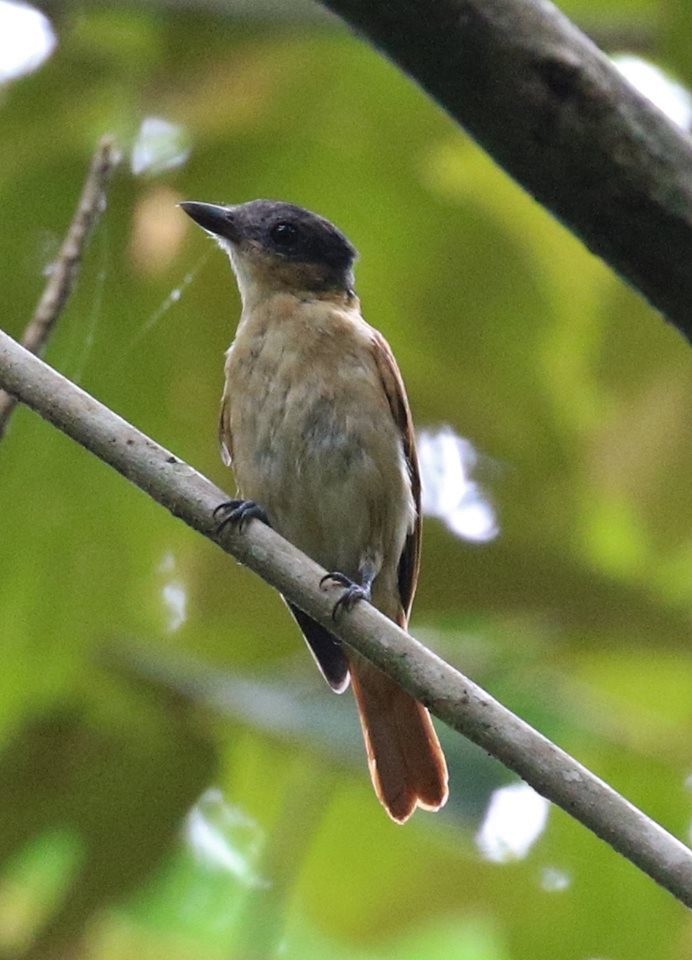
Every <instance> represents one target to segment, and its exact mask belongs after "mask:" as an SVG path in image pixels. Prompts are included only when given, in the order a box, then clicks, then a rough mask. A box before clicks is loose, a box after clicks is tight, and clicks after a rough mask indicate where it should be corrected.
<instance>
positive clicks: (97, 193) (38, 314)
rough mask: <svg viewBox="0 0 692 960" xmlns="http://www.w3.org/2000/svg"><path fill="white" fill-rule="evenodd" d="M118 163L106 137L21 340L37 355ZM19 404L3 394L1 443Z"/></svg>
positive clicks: (73, 276)
mask: <svg viewBox="0 0 692 960" xmlns="http://www.w3.org/2000/svg"><path fill="white" fill-rule="evenodd" d="M119 162H120V154H119V151H118V149H117V148H116V146H115V143H114V141H113V138H112V137H110V136H106V137H103V138H102V140H101V142H100V143H99V145H98V147H97V148H96V152H95V153H94V156H93V158H92V160H91V165H90V167H89V172H88V173H87V176H86V180H85V181H84V187H83V188H82V195H81V197H80V198H79V203H78V204H77V210H76V211H75V215H74V218H73V220H72V223H71V224H70V228H69V230H68V231H67V234H66V236H65V239H64V241H63V245H62V247H61V248H60V253H59V254H58V257H57V260H56V261H55V263H54V264H53V266H52V268H51V272H50V276H49V278H48V282H47V283H46V286H45V288H44V290H43V293H42V295H41V299H40V300H39V302H38V306H37V307H36V310H35V312H34V315H33V317H32V318H31V320H30V321H29V324H28V326H27V328H26V330H25V331H24V336H23V337H22V344H23V346H25V347H26V349H27V350H31V352H32V353H35V354H36V355H37V356H40V355H41V353H42V352H43V349H44V347H45V345H46V342H47V341H48V337H49V336H50V335H51V332H52V330H53V327H54V326H55V324H56V321H57V319H58V317H59V316H60V314H61V313H62V311H63V308H64V307H65V304H66V303H67V301H68V299H69V296H70V294H71V293H72V290H73V288H74V285H75V283H76V282H77V276H78V274H79V268H80V266H81V263H82V257H83V255H84V247H85V245H86V242H87V240H88V239H89V235H90V233H91V231H92V230H93V228H94V227H95V226H96V223H97V221H98V219H99V217H100V215H101V213H102V212H103V209H104V207H105V190H106V187H107V186H108V181H109V180H110V178H111V176H112V174H113V171H114V170H115V168H116V166H117V165H118V163H119ZM16 405H17V400H16V398H15V397H13V396H11V395H10V394H9V393H5V392H4V391H0V440H1V439H2V437H3V435H4V433H5V431H6V429H7V424H8V422H9V419H10V417H11V416H12V411H13V410H14V408H15V407H16Z"/></svg>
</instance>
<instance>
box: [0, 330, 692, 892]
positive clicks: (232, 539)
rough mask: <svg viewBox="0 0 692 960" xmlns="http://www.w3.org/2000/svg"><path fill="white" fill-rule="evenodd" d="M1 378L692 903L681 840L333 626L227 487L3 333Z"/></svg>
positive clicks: (377, 647) (393, 646)
mask: <svg viewBox="0 0 692 960" xmlns="http://www.w3.org/2000/svg"><path fill="white" fill-rule="evenodd" d="M0 386H3V387H4V388H5V389H6V390H8V391H10V392H11V393H13V394H14V395H15V396H16V397H17V398H18V399H19V400H21V401H22V402H23V403H26V404H28V405H29V406H30V407H32V408H33V409H34V410H36V411H37V412H38V413H39V414H40V415H41V416H42V417H44V418H45V419H46V420H49V421H50V422H51V423H53V424H54V425H55V426H56V427H58V428H59V429H60V430H62V431H63V432H64V433H66V434H67V435H68V436H70V437H72V438H73V439H74V440H76V441H77V442H78V443H80V444H82V446H84V447H86V448H87V449H88V450H91V451H92V453H95V454H96V456H98V457H100V458H101V459H102V460H104V461H105V462H106V463H108V464H110V465H111V466H112V467H114V468H115V469H116V470H118V471H119V472H120V473H122V474H123V475H124V476H125V477H127V478H128V479H129V480H131V481H132V482H133V483H135V484H136V485H137V486H139V487H140V488H141V489H142V490H144V491H145V492H146V493H148V494H149V496H151V497H152V498H153V499H154V500H156V501H157V502H158V503H160V504H162V505H163V506H164V507H166V508H167V509H168V510H170V511H171V513H172V514H173V515H174V516H176V517H180V519H181V520H184V521H185V523H187V524H188V525H189V526H191V527H193V528H194V529H195V530H197V531H199V532H200V533H202V534H203V535H204V536H206V537H208V538H209V539H210V540H213V541H214V542H216V543H218V544H219V546H221V547H222V548H223V549H224V550H225V551H226V552H227V553H230V554H231V555H232V556H234V557H235V558H236V559H237V560H239V561H240V562H241V563H243V564H245V565H246V566H248V567H250V568H251V569H252V570H254V571H255V573H258V574H259V575H260V576H261V577H263V578H264V579H265V580H266V581H267V582H268V583H270V584H271V585H272V586H274V587H276V589H277V590H280V591H281V592H282V593H283V594H285V595H286V596H287V597H288V598H289V599H290V600H292V601H293V602H294V603H296V604H297V605H298V606H299V607H300V608H301V609H302V610H304V611H305V612H306V613H308V614H309V615H310V616H311V617H313V618H314V619H315V620H318V621H319V622H320V623H322V624H323V625H324V626H326V627H328V628H329V630H330V631H332V632H333V633H335V634H336V635H337V636H339V637H340V639H341V640H343V641H344V642H345V643H348V644H350V645H351V646H352V647H353V648H354V649H356V650H358V651H359V652H360V653H362V654H363V655H364V656H365V657H367V658H368V659H369V660H371V661H372V662H373V663H375V664H376V665H377V666H378V667H380V668H381V669H382V670H384V671H385V672H386V673H388V674H389V675H390V676H391V677H393V678H394V679H395V680H396V681H397V682H398V683H400V684H401V686H402V687H404V688H405V689H406V690H408V691H409V692H410V693H412V694H413V695H414V696H415V697H417V698H418V699H419V700H421V701H422V702H423V703H424V704H425V705H426V706H427V707H429V708H430V710H431V711H432V713H434V714H435V715H436V716H437V717H439V718H440V719H441V720H443V721H444V722H445V723H447V724H449V725H450V726H451V727H453V728H454V729H455V730H457V731H459V733H462V734H463V735H464V736H466V737H468V738H469V739H470V740H472V741H473V742H474V743H477V744H478V745H479V746H480V747H482V748H483V749H484V750H487V751H488V753H490V754H492V755H493V756H494V757H497V758H498V760H500V761H502V763H504V764H505V765H506V766H507V767H509V768H510V769H511V770H514V771H515V772H516V773H518V774H519V776H521V777H523V779H524V780H526V782H527V783H529V784H531V786H532V787H534V788H535V789H536V790H537V791H538V792H539V793H541V794H542V795H543V796H545V797H547V798H548V799H549V800H552V801H553V802H554V803H556V804H558V805H559V806H561V807H562V808H563V810H566V811H567V812H568V813H569V814H571V815H572V816H573V817H575V818H576V819H577V820H580V821H581V823H583V824H584V825H585V826H587V827H588V828H589V829H590V830H592V831H593V832H594V833H595V834H596V835H597V836H599V837H601V838H602V839H603V840H605V841H606V842H607V843H609V844H610V845H611V846H612V847H613V848H614V849H615V850H618V851H619V852H620V853H621V854H623V856H625V857H627V858H628V859H629V860H631V861H632V863H634V864H636V865H637V866H638V867H639V868H640V869H642V870H643V871H645V872H646V873H648V874H649V876H651V877H652V878H653V879H654V880H656V881H657V882H658V883H660V884H661V885H662V886H663V887H665V888H666V889H668V890H669V891H670V892H671V893H673V894H674V895H675V896H676V897H678V898H679V899H680V900H682V901H683V902H684V903H687V904H688V905H690V906H692V851H690V850H688V849H687V847H685V846H684V844H682V843H681V842H680V841H679V840H676V839H675V838H674V837H673V836H671V834H669V833H667V832H666V831H665V830H664V829H663V828H662V827H660V826H659V825H658V824H656V823H654V821H653V820H651V819H649V818H648V817H647V816H646V815H645V814H644V813H642V812H641V811H640V810H638V809H637V808H636V807H634V806H633V805H632V804H631V803H629V802H628V801H627V800H625V799H624V798H623V797H621V796H620V794H618V793H617V792H616V791H615V790H613V789H612V788H611V787H609V786H608V785H607V784H605V783H603V781H602V780H599V778H598V777H596V776H594V774H593V773H591V772H590V771H589V770H587V769H586V768H585V767H583V766H582V765H581V764H579V763H577V761H576V760H574V759H573V758H572V757H570V756H569V754H567V753H565V752H564V751H563V750H561V749H560V748H559V747H557V746H555V744H553V743H551V742H550V741H549V740H547V739H546V738H545V737H544V736H542V735H541V734H540V733H538V732H537V731H536V730H534V729H533V728H532V727H530V726H529V725H528V724H527V723H525V722H524V721H523V720H520V719H519V717H517V716H515V715H514V714H513V713H511V712H510V711H509V710H507V709H506V708H505V707H503V706H502V705H501V704H500V703H498V702H497V701H496V700H493V698H492V697H491V696H490V695H489V694H487V693H486V692H485V691H484V690H482V689H481V688H480V687H478V686H476V684H474V683H473V682H472V681H471V680H468V679H467V678H466V677H464V676H462V674H460V673H459V672H458V671H456V670H455V669H454V668H453V667H451V666H450V665H449V664H448V663H445V661H444V660H441V659H440V658H439V657H438V656H436V655H435V654H434V653H432V652H431V651H430V650H428V649H426V648H425V647H424V646H422V645H421V644H420V643H418V642H417V641H416V640H414V639H413V638H412V637H410V636H408V635H407V634H406V633H404V631H403V630H401V629H400V628H399V627H397V626H396V625H395V624H394V623H392V622H391V621H390V620H387V619H386V617H384V616H382V614H381V613H379V612H378V611H377V610H376V609H375V608H374V607H372V606H371V605H370V604H367V603H362V604H359V605H358V606H357V607H356V608H355V609H354V610H353V611H352V612H350V613H349V614H348V616H343V617H341V618H340V619H339V621H338V622H337V623H334V622H333V621H332V620H331V614H332V609H333V606H334V601H335V598H336V595H337V594H338V592H339V588H338V587H334V588H332V589H328V590H320V588H319V583H320V578H321V576H322V575H323V574H324V572H325V571H324V570H322V569H321V568H320V567H318V566H317V564H316V563H314V562H313V561H312V560H310V559H309V558H308V557H306V556H304V555H303V554H301V553H300V552H299V551H298V550H296V548H295V547H293V546H291V544H289V543H288V542H287V541H286V540H284V539H283V538H282V537H280V536H279V535H278V534H277V533H275V532H274V531H273V530H270V529H269V528H268V527H266V526H264V525H263V524H262V523H254V522H253V523H251V524H250V525H249V526H248V527H247V529H246V530H245V531H244V532H243V533H239V532H237V531H235V530H225V531H224V533H223V534H222V535H220V536H219V535H218V534H217V531H216V526H215V522H214V519H213V516H212V511H213V509H214V507H216V506H217V505H218V504H219V502H221V501H222V500H226V499H228V498H227V495H226V494H224V493H223V491H221V490H219V489H218V488H217V487H215V486H214V485H213V484H212V483H210V482H209V481H208V480H207V479H205V478H204V477H203V476H201V474H199V473H197V471H195V470H194V469H193V468H192V467H190V466H188V465H187V464H186V463H183V462H182V461H181V460H180V459H179V458H178V457H176V456H174V455H173V454H171V453H169V451H168V450H164V449H163V448H162V447H160V446H159V445H158V444H157V443H155V442H154V441H153V440H151V439H150V438H149V437H147V436H145V435H144V434H143V433H140V431H139V430H137V429H135V428H134V427H133V426H131V425H130V424H129V423H127V422H126V421H125V420H123V419H122V418H121V417H119V416H117V414H115V413H113V412H112V411H111V410H109V409H108V408H107V407H105V406H104V405H103V404H101V403H99V402H98V401H97V400H95V399H94V398H93V397H91V396H90V395H89V394H88V393H86V392H85V391H84V390H82V389H80V388H79V387H77V386H75V385H74V384H72V383H70V381H69V380H67V379H66V378H65V377H63V376H61V374H59V373H57V372H56V371H55V370H53V369H52V368H51V367H49V366H48V365H47V364H45V363H44V362H43V361H42V360H39V359H38V358H37V357H35V356H33V355H32V354H31V353H29V352H28V351H26V350H24V349H23V348H22V347H21V346H20V345H19V344H17V343H15V342H14V341H13V340H12V339H11V337H8V336H7V335H6V334H4V333H0ZM78 495H79V492H78V491H77V490H75V496H78Z"/></svg>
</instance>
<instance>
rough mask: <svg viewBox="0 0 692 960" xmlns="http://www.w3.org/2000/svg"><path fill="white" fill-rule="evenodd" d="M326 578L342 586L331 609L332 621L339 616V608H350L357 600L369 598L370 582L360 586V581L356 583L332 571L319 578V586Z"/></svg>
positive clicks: (370, 593)
mask: <svg viewBox="0 0 692 960" xmlns="http://www.w3.org/2000/svg"><path fill="white" fill-rule="evenodd" d="M328 580H331V582H332V583H338V584H341V586H342V587H343V588H344V591H343V593H342V594H341V596H340V597H339V599H338V600H337V601H336V603H335V604H334V609H333V610H332V620H334V621H335V620H336V619H337V617H338V616H339V613H340V611H341V610H346V611H348V610H352V609H353V608H354V607H355V605H356V604H357V603H358V601H359V600H370V598H371V596H372V592H371V589H370V583H366V584H365V585H364V586H361V584H360V583H356V582H355V581H354V580H351V579H350V578H349V577H347V576H346V575H345V574H343V573H338V572H337V571H334V572H333V573H327V574H325V575H324V576H323V577H322V579H321V580H320V587H322V585H323V584H325V583H326V582H327V581H328Z"/></svg>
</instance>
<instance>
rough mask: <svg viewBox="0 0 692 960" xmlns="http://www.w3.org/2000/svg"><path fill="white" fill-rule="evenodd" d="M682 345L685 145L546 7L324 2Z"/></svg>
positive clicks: (690, 312) (690, 175) (509, 1)
mask: <svg viewBox="0 0 692 960" xmlns="http://www.w3.org/2000/svg"><path fill="white" fill-rule="evenodd" d="M322 2H323V4H324V5H325V6H326V7H328V8H329V9H330V10H333V11H334V12H335V13H338V14H339V15H340V16H342V17H343V18H344V20H346V21H347V22H348V23H349V24H351V26H352V27H353V28H354V29H355V30H356V31H357V32H359V33H361V34H363V35H364V36H365V37H366V38H367V39H368V40H370V41H371V42H372V43H373V44H374V45H375V46H376V47H378V48H379V49H381V50H382V51H383V52H384V53H385V54H386V55H387V56H388V57H390V58H391V59H392V60H393V61H394V62H395V63H397V64H398V65H399V66H400V67H401V68H402V70H404V71H405V72H406V73H407V74H409V75H410V76H411V77H412V78H413V79H414V80H416V81H417V82H418V83H419V84H420V85H421V86H422V87H423V88H424V89H425V90H426V91H427V92H428V93H429V94H430V95H431V96H432V97H433V98H434V99H435V100H436V101H437V102H438V103H439V104H440V105H441V106H443V107H444V108H445V109H446V110H447V111H448V112H449V113H450V114H451V115H452V116H453V117H454V118H455V119H456V120H458V122H459V123H460V124H461V125H462V126H463V127H464V128H465V129H466V130H467V131H468V132H469V133H470V134H471V135H472V136H473V137H474V138H475V139H476V140H477V141H478V142H479V143H480V144H481V146H482V147H484V148H485V149H486V150H487V151H488V153H489V154H490V155H491V156H492V157H493V158H494V159H495V160H496V161H497V162H498V163H499V164H500V165H501V166H503V167H504V168H505V170H506V171H507V172H508V173H509V174H511V176H513V177H514V178H515V179H516V180H518V181H519V183H520V184H521V185H522V186H523V187H525V189H526V190H528V192H529V193H530V194H532V195H533V196H534V197H535V198H536V199H537V200H539V201H540V202H541V203H542V204H543V205H544V206H545V207H547V208H548V209H549V210H550V211H551V212H552V213H553V214H554V215H555V216H556V217H557V218H558V219H559V220H561V221H562V222H563V223H564V224H565V225H566V226H568V227H569V228H570V229H571V230H573V231H574V233H576V234H577V236H579V237H580V238H581V239H582V240H583V241H584V243H585V244H586V246H587V247H588V248H589V249H590V250H592V251H593V252H594V253H596V254H598V255H599V256H601V257H603V259H604V260H605V261H606V262H607V263H609V264H610V266H612V267H613V268H614V269H615V270H616V271H617V272H618V273H619V274H621V276H622V277H623V278H624V279H625V280H627V281H629V283H631V284H632V285H633V286H635V287H637V289H638V290H640V291H641V293H643V294H644V296H645V297H647V298H648V299H649V300H650V302H651V303H652V304H653V305H654V306H655V307H657V308H658V309H659V310H660V311H661V312H662V313H664V314H665V315H666V316H667V318H668V319H669V320H670V321H671V322H672V323H673V324H675V326H676V327H677V328H678V329H679V330H680V331H681V333H683V334H684V336H686V337H687V339H688V340H692V140H691V139H690V138H689V137H688V136H686V135H685V134H684V133H683V132H682V131H679V130H678V129H677V128H675V127H674V126H673V125H672V123H671V122H670V121H669V120H668V119H667V118H666V117H665V116H664V115H663V114H662V113H661V112H660V111H659V110H658V109H657V108H656V107H654V106H653V105H652V104H651V103H650V102H649V101H648V100H646V99H645V98H644V97H642V96H641V95H640V94H638V93H637V92H636V91H635V90H634V89H633V88H632V87H631V86H630V85H629V84H628V83H627V81H626V80H624V78H623V77H622V76H620V74H619V73H618V71H617V70H616V69H615V68H614V67H613V65H612V64H611V63H610V61H609V60H608V58H607V57H606V56H605V54H603V53H602V52H601V51H600V50H599V49H598V48H597V47H596V46H595V45H594V44H593V43H592V42H591V41H590V40H589V39H588V38H587V37H586V36H584V34H583V33H581V32H580V31H579V29H578V28H577V27H576V26H575V25H574V24H573V23H571V22H570V21H569V20H568V19H567V17H565V16H564V15H563V14H562V13H560V11H559V10H557V9H556V8H555V7H554V6H552V5H551V4H550V3H548V2H545V0H387V2H386V3H373V2H372V0H322Z"/></svg>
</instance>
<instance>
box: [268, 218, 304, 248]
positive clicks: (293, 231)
mask: <svg viewBox="0 0 692 960" xmlns="http://www.w3.org/2000/svg"><path fill="white" fill-rule="evenodd" d="M270 235H271V238H272V240H273V241H274V243H275V244H276V245H277V247H292V246H293V244H294V243H295V242H296V240H297V239H298V228H297V227H296V226H294V225H293V224H292V223H287V222H286V221H285V220H282V221H281V222H280V223H275V224H274V226H273V227H272V228H271V231H270Z"/></svg>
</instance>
